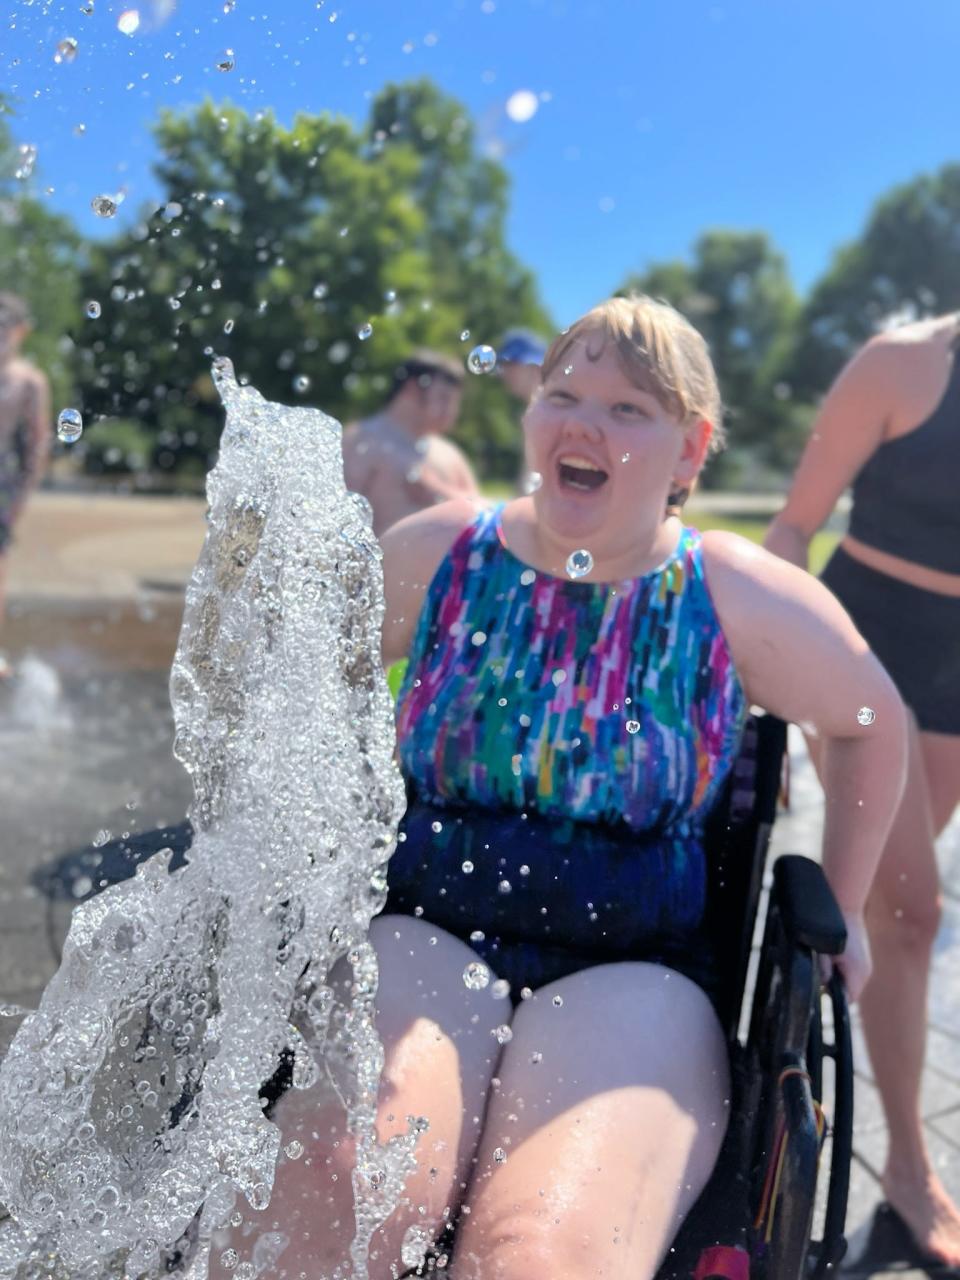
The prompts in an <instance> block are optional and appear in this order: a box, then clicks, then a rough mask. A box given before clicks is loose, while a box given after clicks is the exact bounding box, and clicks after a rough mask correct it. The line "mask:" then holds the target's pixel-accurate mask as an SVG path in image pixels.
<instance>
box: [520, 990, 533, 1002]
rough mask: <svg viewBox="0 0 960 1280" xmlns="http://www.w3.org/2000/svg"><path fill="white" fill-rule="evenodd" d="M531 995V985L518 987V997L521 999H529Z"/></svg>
mask: <svg viewBox="0 0 960 1280" xmlns="http://www.w3.org/2000/svg"><path fill="white" fill-rule="evenodd" d="M532 995H533V988H532V987H521V988H520V999H521V1000H529V999H530V997H531V996H532Z"/></svg>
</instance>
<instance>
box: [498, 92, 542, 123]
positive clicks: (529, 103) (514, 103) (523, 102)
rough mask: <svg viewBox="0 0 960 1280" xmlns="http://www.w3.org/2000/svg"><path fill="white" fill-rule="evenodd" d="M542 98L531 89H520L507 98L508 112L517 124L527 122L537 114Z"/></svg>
mask: <svg viewBox="0 0 960 1280" xmlns="http://www.w3.org/2000/svg"><path fill="white" fill-rule="evenodd" d="M539 105H540V100H539V98H538V97H537V95H536V94H535V93H532V92H531V91H530V90H529V89H518V90H517V91H516V93H511V95H510V97H509V98H508V99H507V105H506V112H507V115H508V116H509V117H510V119H511V120H514V121H515V122H516V123H517V124H526V122H527V121H528V120H532V119H533V117H534V116H535V115H536V114H537V108H538V107H539Z"/></svg>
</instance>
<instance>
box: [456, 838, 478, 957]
mask: <svg viewBox="0 0 960 1280" xmlns="http://www.w3.org/2000/svg"><path fill="white" fill-rule="evenodd" d="M460 870H461V871H462V872H463V874H464V875H465V876H470V875H473V863H472V862H471V861H470V859H469V858H464V860H463V862H461V863H460ZM481 941H482V937H481Z"/></svg>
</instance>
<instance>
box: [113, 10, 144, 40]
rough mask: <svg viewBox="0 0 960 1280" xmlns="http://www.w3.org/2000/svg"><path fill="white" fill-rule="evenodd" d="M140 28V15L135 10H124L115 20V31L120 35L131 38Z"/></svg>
mask: <svg viewBox="0 0 960 1280" xmlns="http://www.w3.org/2000/svg"><path fill="white" fill-rule="evenodd" d="M139 26H140V13H139V10H137V9H124V11H123V13H121V15H120V17H119V18H118V19H117V30H118V31H119V32H120V34H121V35H124V36H132V35H134V34H135V33H136V31H137V30H138V28H139Z"/></svg>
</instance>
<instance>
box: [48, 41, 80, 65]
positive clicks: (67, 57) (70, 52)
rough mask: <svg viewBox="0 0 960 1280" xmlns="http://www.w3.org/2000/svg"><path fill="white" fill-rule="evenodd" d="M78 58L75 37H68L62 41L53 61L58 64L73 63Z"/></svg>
mask: <svg viewBox="0 0 960 1280" xmlns="http://www.w3.org/2000/svg"><path fill="white" fill-rule="evenodd" d="M76 56H77V42H76V40H74V38H73V36H66V37H65V39H63V40H61V41H60V43H59V44H58V45H57V51H56V53H55V54H54V55H53V60H54V62H56V63H61V62H73V60H74V58H75V57H76Z"/></svg>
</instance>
